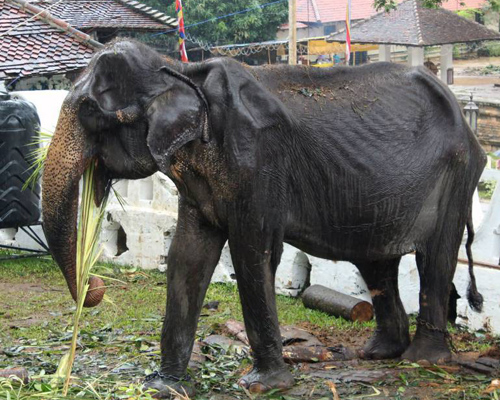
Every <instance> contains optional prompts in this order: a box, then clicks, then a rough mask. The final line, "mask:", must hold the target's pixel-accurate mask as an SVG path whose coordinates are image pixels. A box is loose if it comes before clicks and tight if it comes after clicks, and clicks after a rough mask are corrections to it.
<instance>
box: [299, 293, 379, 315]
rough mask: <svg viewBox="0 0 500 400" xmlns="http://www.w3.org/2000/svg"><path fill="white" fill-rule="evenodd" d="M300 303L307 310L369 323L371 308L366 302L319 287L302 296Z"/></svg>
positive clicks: (371, 313)
mask: <svg viewBox="0 0 500 400" xmlns="http://www.w3.org/2000/svg"><path fill="white" fill-rule="evenodd" d="M302 302H303V303H304V305H305V306H306V307H307V308H312V309H313V310H320V311H323V312H326V313H327V314H330V315H334V316H336V317H343V318H345V319H347V320H349V321H360V322H364V321H370V320H371V319H372V318H373V306H372V305H371V304H370V303H368V302H367V301H364V300H360V299H357V298H355V297H352V296H349V295H347V294H344V293H340V292H337V291H335V290H332V289H329V288H327V287H325V286H321V285H313V286H310V287H309V288H307V289H306V290H305V291H304V293H303V294H302Z"/></svg>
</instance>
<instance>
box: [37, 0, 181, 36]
mask: <svg viewBox="0 0 500 400" xmlns="http://www.w3.org/2000/svg"><path fill="white" fill-rule="evenodd" d="M34 4H37V5H38V6H39V7H41V8H48V7H51V8H50V12H51V14H53V15H54V16H56V17H57V18H60V19H62V20H64V21H67V22H69V23H70V24H71V25H73V26H74V27H75V28H77V29H80V30H88V29H92V28H107V29H126V30H129V31H133V30H135V31H153V32H158V31H165V30H168V29H172V28H175V27H176V26H177V20H176V19H174V18H172V17H169V16H167V15H165V14H163V13H162V12H159V11H158V10H155V9H153V8H151V7H148V6H146V5H144V4H141V3H139V2H137V1H133V0H64V1H61V2H59V3H58V2H57V0H34Z"/></svg>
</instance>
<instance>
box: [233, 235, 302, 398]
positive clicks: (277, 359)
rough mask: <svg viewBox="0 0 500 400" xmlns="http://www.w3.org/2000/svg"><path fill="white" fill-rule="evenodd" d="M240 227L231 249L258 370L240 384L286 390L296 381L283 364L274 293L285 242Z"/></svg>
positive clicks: (252, 388)
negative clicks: (277, 269) (276, 275)
mask: <svg viewBox="0 0 500 400" xmlns="http://www.w3.org/2000/svg"><path fill="white" fill-rule="evenodd" d="M240 228H241V231H240V234H233V235H230V238H229V247H230V249H231V257H232V260H233V264H234V268H235V272H236V279H237V281H238V289H239V293H240V298H241V305H242V308H243V316H244V319H245V327H246V331H247V335H248V339H249V341H250V345H251V347H252V350H253V356H254V367H253V370H252V371H251V372H250V373H249V374H247V375H245V376H243V377H242V378H241V379H240V381H239V384H240V386H243V387H244V388H246V389H248V390H249V391H250V392H252V393H263V392H267V391H269V390H272V389H286V388H289V387H291V386H292V385H293V382H294V379H293V376H292V374H291V373H290V372H289V370H288V368H287V366H286V365H285V363H284V361H283V354H282V341H281V334H280V329H279V323H278V316H277V310H276V295H275V290H274V278H275V273H276V268H277V266H278V263H279V260H280V257H281V252H282V242H278V243H277V242H276V241H273V240H272V239H271V238H268V237H266V236H267V235H266V233H265V232H259V231H256V230H253V229H251V228H250V229H248V231H247V229H246V227H245V226H242V227H240ZM268 239H269V240H268Z"/></svg>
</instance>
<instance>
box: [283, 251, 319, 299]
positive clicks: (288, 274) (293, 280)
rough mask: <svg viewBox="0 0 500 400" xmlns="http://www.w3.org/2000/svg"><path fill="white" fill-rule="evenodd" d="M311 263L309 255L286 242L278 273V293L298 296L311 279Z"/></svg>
mask: <svg viewBox="0 0 500 400" xmlns="http://www.w3.org/2000/svg"><path fill="white" fill-rule="evenodd" d="M310 271H311V265H310V264H309V260H308V258H307V255H306V254H305V253H303V252H302V251H300V250H298V249H296V248H295V247H293V246H290V245H289V244H286V243H285V244H284V246H283V254H282V256H281V263H280V265H279V267H278V270H277V273H276V283H275V287H276V293H278V294H284V295H288V296H292V297H296V296H298V295H299V294H300V293H301V292H302V291H303V290H304V287H305V285H306V283H307V282H308V280H309V274H310Z"/></svg>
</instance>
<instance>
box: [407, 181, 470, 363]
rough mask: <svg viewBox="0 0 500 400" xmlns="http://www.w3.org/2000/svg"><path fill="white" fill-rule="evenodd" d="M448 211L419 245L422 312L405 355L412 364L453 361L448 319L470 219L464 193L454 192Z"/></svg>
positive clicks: (418, 263)
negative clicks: (466, 228) (454, 278)
mask: <svg viewBox="0 0 500 400" xmlns="http://www.w3.org/2000/svg"><path fill="white" fill-rule="evenodd" d="M453 193H454V197H453V198H452V199H451V201H450V202H449V204H448V206H447V209H446V212H441V213H440V220H439V221H438V224H437V227H436V229H435V231H434V234H433V235H432V236H431V237H429V238H428V239H427V240H426V242H425V243H423V244H420V245H418V246H417V252H416V260H417V267H418V273H419V276H420V311H419V316H418V319H417V331H416V333H415V337H414V338H413V341H412V343H411V345H410V347H409V348H408V350H406V352H405V353H404V354H403V358H404V359H408V360H411V361H421V360H422V361H423V360H425V361H428V362H430V363H435V364H436V363H437V364H439V363H443V362H447V361H450V360H451V351H450V349H449V347H448V343H447V339H448V333H447V328H446V326H447V316H448V304H449V298H450V291H451V288H452V282H453V276H454V274H455V269H456V266H457V258H458V250H459V247H460V243H461V240H462V235H463V231H464V227H465V223H466V219H467V215H468V213H467V212H466V211H465V212H464V210H467V207H468V205H467V204H466V203H464V202H463V196H461V195H460V192H459V191H458V190H457V191H454V192H453Z"/></svg>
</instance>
